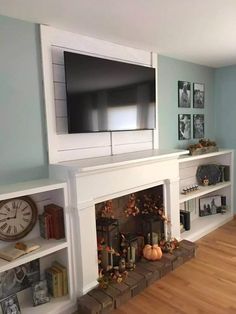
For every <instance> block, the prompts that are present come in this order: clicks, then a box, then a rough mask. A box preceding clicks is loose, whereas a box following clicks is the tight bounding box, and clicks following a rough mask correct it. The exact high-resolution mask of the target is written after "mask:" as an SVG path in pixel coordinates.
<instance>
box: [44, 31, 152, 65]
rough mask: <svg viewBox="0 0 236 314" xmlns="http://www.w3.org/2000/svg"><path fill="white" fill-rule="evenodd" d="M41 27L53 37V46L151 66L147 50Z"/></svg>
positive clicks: (149, 54)
mask: <svg viewBox="0 0 236 314" xmlns="http://www.w3.org/2000/svg"><path fill="white" fill-rule="evenodd" d="M41 28H42V27H41ZM43 28H44V32H47V35H48V36H49V37H50V38H53V46H58V47H64V48H65V49H67V50H75V51H76V50H77V51H79V52H81V53H90V54H96V55H100V56H104V57H106V58H112V59H119V60H123V61H127V62H132V63H139V64H142V65H147V66H151V64H152V60H151V53H150V52H148V51H144V50H140V49H135V48H131V47H126V46H122V45H119V44H115V43H111V42H108V41H105V40H100V39H95V38H92V37H87V36H83V35H79V34H76V33H71V32H67V31H61V30H58V29H56V28H52V27H48V26H43Z"/></svg>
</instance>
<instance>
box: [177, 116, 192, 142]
mask: <svg viewBox="0 0 236 314" xmlns="http://www.w3.org/2000/svg"><path fill="white" fill-rule="evenodd" d="M178 139H179V140H190V139H191V114H179V115H178Z"/></svg>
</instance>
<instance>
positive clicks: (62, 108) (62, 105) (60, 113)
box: [55, 99, 67, 118]
mask: <svg viewBox="0 0 236 314" xmlns="http://www.w3.org/2000/svg"><path fill="white" fill-rule="evenodd" d="M55 110H56V117H60V118H63V117H64V118H66V117H67V107H66V100H60V99H56V100H55Z"/></svg>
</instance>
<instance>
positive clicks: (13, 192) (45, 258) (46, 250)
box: [0, 179, 76, 314]
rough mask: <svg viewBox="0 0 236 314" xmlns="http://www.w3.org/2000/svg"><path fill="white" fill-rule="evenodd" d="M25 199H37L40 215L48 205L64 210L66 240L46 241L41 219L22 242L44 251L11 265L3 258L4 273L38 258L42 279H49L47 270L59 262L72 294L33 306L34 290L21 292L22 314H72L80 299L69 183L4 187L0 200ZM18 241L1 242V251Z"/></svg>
mask: <svg viewBox="0 0 236 314" xmlns="http://www.w3.org/2000/svg"><path fill="white" fill-rule="evenodd" d="M21 196H29V197H30V198H32V199H33V201H34V202H35V204H36V207H37V209H38V215H41V214H42V213H43V212H44V209H45V206H46V205H48V204H52V203H53V204H56V205H58V206H60V207H62V208H63V209H64V211H63V214H64V217H63V218H64V229H65V238H64V239H60V240H56V239H49V240H46V239H44V238H42V237H40V226H39V219H37V222H36V224H35V226H34V228H33V229H32V230H31V231H30V233H28V234H27V235H26V236H25V237H24V238H22V239H20V240H19V241H20V242H24V241H25V243H27V241H29V242H31V243H32V242H33V243H35V244H39V245H40V248H39V249H37V250H35V251H33V252H31V253H28V254H25V255H23V256H21V257H19V258H17V259H15V260H13V261H11V262H8V261H6V260H4V259H2V258H0V273H2V272H5V271H9V270H11V269H13V268H15V267H18V266H21V265H23V264H25V263H29V262H31V261H34V260H36V259H39V261H40V279H42V280H43V279H45V270H46V269H48V268H50V267H51V265H52V263H53V262H54V261H57V262H59V263H60V264H61V265H63V266H64V267H66V269H67V280H68V291H69V293H68V295H66V296H63V297H60V298H53V297H52V298H51V301H50V302H48V303H45V304H43V305H40V306H36V307H35V306H33V300H32V292H31V289H30V288H28V289H25V290H22V291H20V292H18V293H17V297H18V300H19V304H20V308H21V312H22V313H24V314H27V313H28V314H39V313H47V314H60V313H63V314H64V313H71V312H73V311H74V309H75V305H76V297H75V289H74V278H73V264H72V252H71V242H72V240H71V236H72V235H71V230H70V226H71V221H70V220H71V217H70V216H71V215H70V211H69V206H68V191H67V184H66V183H65V182H60V181H57V180H51V179H42V180H34V181H29V182H22V183H17V184H12V185H5V186H1V187H0V201H2V200H8V199H10V198H17V197H21ZM11 245H12V247H14V245H15V242H13V243H12V242H10V243H9V242H6V241H0V249H2V248H4V247H6V246H11Z"/></svg>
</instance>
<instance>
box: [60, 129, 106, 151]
mask: <svg viewBox="0 0 236 314" xmlns="http://www.w3.org/2000/svg"><path fill="white" fill-rule="evenodd" d="M57 138H58V139H57V140H58V146H59V147H63V150H72V149H73V150H74V149H83V148H96V147H98V148H99V147H105V146H109V147H110V144H109V143H110V134H109V133H107V132H104V133H100V132H99V133H84V134H60V135H58V137H57Z"/></svg>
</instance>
